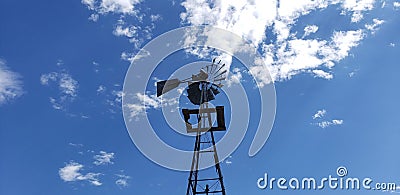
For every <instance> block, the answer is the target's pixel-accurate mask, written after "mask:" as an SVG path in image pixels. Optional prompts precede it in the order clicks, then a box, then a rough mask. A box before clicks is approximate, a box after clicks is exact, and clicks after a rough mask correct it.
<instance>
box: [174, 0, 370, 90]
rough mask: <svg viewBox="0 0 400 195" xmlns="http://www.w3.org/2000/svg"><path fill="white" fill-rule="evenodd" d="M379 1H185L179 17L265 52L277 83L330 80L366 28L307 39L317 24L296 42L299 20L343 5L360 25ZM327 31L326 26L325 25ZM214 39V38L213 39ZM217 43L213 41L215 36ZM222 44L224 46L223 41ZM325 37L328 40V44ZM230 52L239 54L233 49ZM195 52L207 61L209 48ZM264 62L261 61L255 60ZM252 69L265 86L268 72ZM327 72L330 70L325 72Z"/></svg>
mask: <svg viewBox="0 0 400 195" xmlns="http://www.w3.org/2000/svg"><path fill="white" fill-rule="evenodd" d="M375 2H376V1H375V0H357V1H356V0H343V1H340V0H332V1H311V0H296V1H292V0H280V1H274V0H272V1H264V0H253V1H250V2H249V1H246V0H238V1H228V0H219V1H209V0H186V1H184V2H183V3H182V6H183V7H184V8H185V12H183V13H181V19H182V21H183V22H185V23H188V24H191V25H202V24H210V25H213V26H216V27H219V28H222V29H226V30H228V31H232V32H235V33H236V34H238V35H240V36H242V37H243V38H245V39H247V40H248V41H249V42H250V43H252V44H253V45H254V46H255V47H256V48H258V49H259V50H262V55H263V59H262V60H263V61H264V62H265V64H266V65H267V67H268V70H269V72H270V74H271V76H272V80H273V81H284V80H287V79H291V78H292V77H293V76H295V75H297V74H300V73H303V72H310V73H313V74H314V76H315V77H321V78H325V79H332V78H333V75H332V74H331V71H330V69H332V68H333V67H334V66H335V64H336V63H338V62H339V61H341V60H342V59H344V58H345V57H347V56H348V55H349V52H350V50H351V49H352V48H353V47H356V46H358V45H359V43H360V42H361V41H362V40H363V39H364V38H365V36H366V29H352V30H346V31H343V30H340V29H332V31H333V34H332V35H331V36H330V38H328V39H326V38H325V37H324V38H321V37H316V38H315V39H307V40H304V39H303V38H305V37H307V36H308V35H310V34H312V33H315V32H317V31H318V30H319V27H318V26H316V25H309V26H306V27H305V28H304V35H303V37H302V38H301V39H299V38H296V33H297V32H294V29H293V26H295V22H297V19H298V18H299V17H300V16H304V15H307V14H309V13H311V12H313V11H316V10H323V9H325V8H327V7H329V6H332V5H340V8H341V9H342V11H344V13H345V14H346V13H349V14H351V15H352V22H359V21H361V20H362V18H363V14H364V13H365V12H367V11H370V10H372V9H373V8H374V4H375ZM267 28H269V29H271V30H272V33H273V34H274V35H272V36H276V39H271V38H270V37H271V35H270V34H266V33H265V32H266V29H267ZM325 28H326V27H325ZM201 35H202V36H203V37H204V36H206V37H207V38H208V39H212V37H215V34H212V33H209V34H206V33H204V34H201ZM211 35H212V36H211ZM197 37H201V36H200V35H196V34H191V35H188V36H187V37H186V40H185V43H186V42H188V43H193V42H195V41H196V40H197ZM214 39H215V38H214ZM214 39H213V41H219V42H218V43H220V42H221V44H230V45H231V46H232V47H234V46H235V45H232V44H231V43H229V41H228V40H226V41H227V42H228V43H223V41H224V40H223V39H222V40H214ZM324 39H325V40H324ZM232 51H235V49H233V50H232ZM189 52H190V53H192V54H195V55H196V54H197V55H198V56H199V57H200V58H205V57H208V56H207V55H206V54H207V53H209V51H208V50H207V48H195V49H194V50H192V51H189ZM257 60H260V59H257ZM255 64H256V66H253V67H250V71H249V72H250V73H253V74H254V75H255V77H256V79H257V80H259V81H262V84H265V83H267V82H270V81H271V79H266V78H265V77H266V74H267V73H266V70H262V69H263V68H262V66H260V65H259V64H260V63H255ZM324 69H329V71H325V70H324Z"/></svg>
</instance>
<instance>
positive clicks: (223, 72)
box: [214, 70, 227, 78]
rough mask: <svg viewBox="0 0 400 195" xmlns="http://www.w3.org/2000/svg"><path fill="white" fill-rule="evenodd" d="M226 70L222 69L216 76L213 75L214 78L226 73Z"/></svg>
mask: <svg viewBox="0 0 400 195" xmlns="http://www.w3.org/2000/svg"><path fill="white" fill-rule="evenodd" d="M226 71H227V70H224V71H222V72H221V73H219V74H218V75H217V76H215V77H214V78H218V77H219V76H221V75H223V74H225V73H226Z"/></svg>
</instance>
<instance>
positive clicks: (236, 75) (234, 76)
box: [226, 68, 242, 87]
mask: <svg viewBox="0 0 400 195" xmlns="http://www.w3.org/2000/svg"><path fill="white" fill-rule="evenodd" d="M241 80H242V73H241V72H240V69H238V68H234V69H233V70H232V71H231V74H230V75H229V78H228V79H227V80H226V85H227V86H228V87H230V86H231V85H233V84H239V83H240V82H241Z"/></svg>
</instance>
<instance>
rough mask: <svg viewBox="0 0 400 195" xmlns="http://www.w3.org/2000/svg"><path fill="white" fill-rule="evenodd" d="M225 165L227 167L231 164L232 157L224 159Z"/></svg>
mask: <svg viewBox="0 0 400 195" xmlns="http://www.w3.org/2000/svg"><path fill="white" fill-rule="evenodd" d="M225 163H226V164H227V165H231V164H232V163H233V162H232V156H229V157H228V158H226V159H225Z"/></svg>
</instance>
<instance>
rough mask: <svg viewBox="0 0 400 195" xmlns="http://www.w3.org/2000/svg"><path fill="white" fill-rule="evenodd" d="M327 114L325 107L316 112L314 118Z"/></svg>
mask: <svg viewBox="0 0 400 195" xmlns="http://www.w3.org/2000/svg"><path fill="white" fill-rule="evenodd" d="M325 114H326V110H325V109H322V110H318V111H317V113H315V114H314V116H313V117H312V118H313V119H317V118H322V117H323V116H325Z"/></svg>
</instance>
